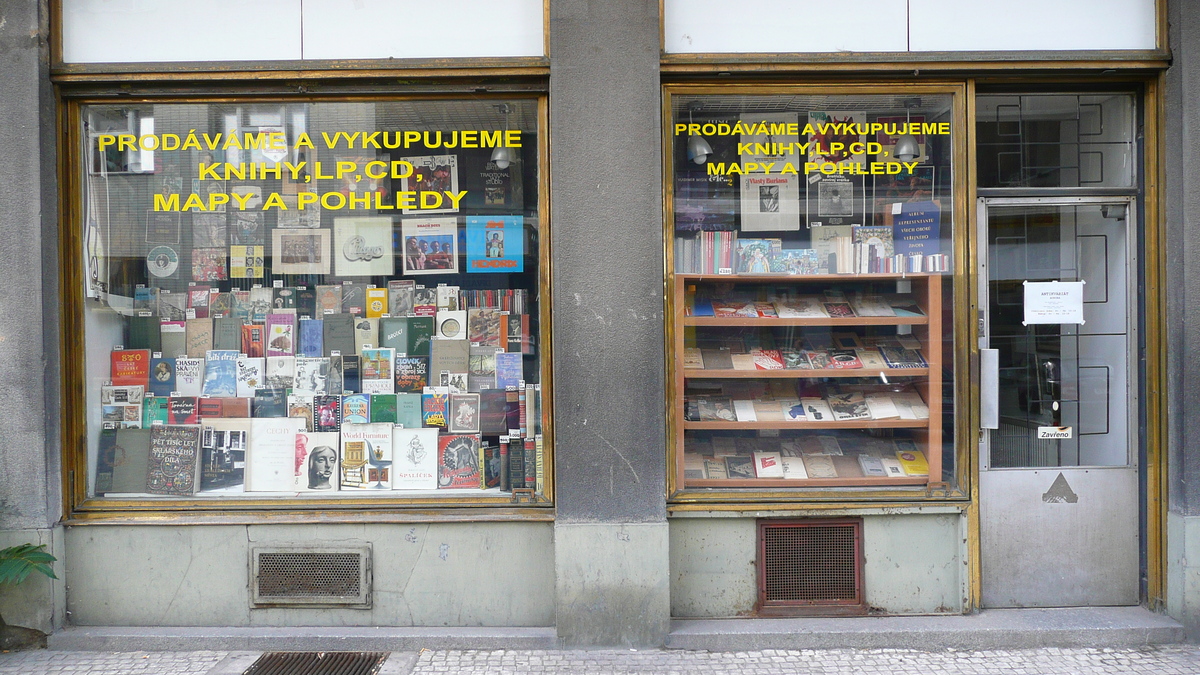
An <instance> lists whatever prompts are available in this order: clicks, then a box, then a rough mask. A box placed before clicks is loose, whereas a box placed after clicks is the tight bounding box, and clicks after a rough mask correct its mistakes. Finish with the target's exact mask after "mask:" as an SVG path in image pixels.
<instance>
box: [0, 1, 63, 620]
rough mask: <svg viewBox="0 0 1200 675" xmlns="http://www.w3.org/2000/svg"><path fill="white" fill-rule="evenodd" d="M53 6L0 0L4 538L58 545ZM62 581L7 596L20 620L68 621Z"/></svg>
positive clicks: (0, 526) (7, 610)
mask: <svg viewBox="0 0 1200 675" xmlns="http://www.w3.org/2000/svg"><path fill="white" fill-rule="evenodd" d="M46 35H47V32H46V14H45V8H44V7H43V6H41V4H40V3H39V2H37V0H11V1H9V2H5V3H3V4H0V63H2V64H3V67H0V92H3V95H2V96H0V119H2V120H3V123H2V124H0V232H3V236H0V261H3V264H0V288H3V289H4V290H3V292H2V293H0V383H3V387H4V393H5V395H4V396H3V397H0V466H3V467H4V470H3V471H0V544H2V545H3V546H9V545H14V544H20V543H41V544H46V545H47V548H48V549H49V550H51V551H52V552H55V553H58V551H57V550H55V547H54V542H55V536H54V532H53V531H52V528H53V525H54V523H55V522H56V521H57V520H58V518H59V516H60V507H59V503H60V491H59V476H60V474H59V447H58V436H59V434H58V426H57V425H58V415H57V414H47V411H55V410H57V409H58V405H57V400H58V389H57V385H56V382H57V378H58V369H57V367H56V366H55V364H54V362H55V361H56V360H57V357H58V354H57V352H58V348H57V335H58V329H57V315H58V312H57V305H58V294H57V279H56V275H57V269H56V266H55V263H54V262H53V261H54V260H56V259H57V248H56V247H57V242H58V239H57V234H56V228H57V220H56V209H55V194H56V189H57V188H56V180H55V163H54V161H55V156H54V151H55V125H54V106H53V95H52V90H51V88H50V84H49V79H48V72H47V67H48V65H47V64H48V59H47V54H48V52H47V43H46ZM56 592H57V591H56V590H55V589H54V587H53V586H52V585H51V584H49V583H47V582H46V581H45V580H44V579H32V580H30V581H28V582H26V583H25V584H23V585H22V586H21V587H19V588H16V589H12V590H9V589H6V592H5V593H4V594H3V595H2V597H3V600H2V601H0V607H3V616H4V618H5V620H7V621H8V622H10V623H16V624H22V625H26V626H30V627H33V628H38V629H40V630H44V631H48V630H50V629H51V627H52V626H54V625H56V624H58V623H60V622H61V612H56V611H55V608H56V602H55V594H56Z"/></svg>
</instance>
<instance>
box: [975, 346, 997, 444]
mask: <svg viewBox="0 0 1200 675" xmlns="http://www.w3.org/2000/svg"><path fill="white" fill-rule="evenodd" d="M979 426H980V428H983V429H999V428H1000V350H998V349H980V350H979Z"/></svg>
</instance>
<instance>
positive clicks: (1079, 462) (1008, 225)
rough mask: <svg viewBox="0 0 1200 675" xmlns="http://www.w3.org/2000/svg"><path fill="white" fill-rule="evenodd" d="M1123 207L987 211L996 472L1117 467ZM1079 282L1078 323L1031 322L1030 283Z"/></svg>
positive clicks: (1123, 399)
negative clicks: (996, 392)
mask: <svg viewBox="0 0 1200 675" xmlns="http://www.w3.org/2000/svg"><path fill="white" fill-rule="evenodd" d="M1127 212H1128V209H1127V207H1126V206H1125V205H1124V204H1112V205H1098V204H1095V205H1093V204H1089V205H1080V206H1021V207H998V208H996V207H993V208H991V209H989V211H988V265H989V274H988V293H989V302H988V305H989V307H988V341H989V345H990V346H991V347H992V348H994V349H997V350H999V360H1000V399H999V403H1000V428H999V429H995V430H991V431H990V432H989V435H990V450H991V463H990V465H991V466H992V467H993V468H1014V467H1062V466H1121V465H1124V464H1126V462H1127V460H1128V453H1127V449H1126V448H1127V443H1128V433H1129V428H1130V427H1129V423H1128V419H1129V415H1130V414H1131V411H1132V410H1133V409H1134V405H1133V404H1132V403H1131V400H1130V395H1129V392H1130V390H1129V388H1128V386H1127V376H1128V370H1129V363H1128V354H1129V348H1130V343H1129V331H1128V329H1127V327H1126V310H1127V286H1126V284H1127V269H1126V266H1125V263H1126V253H1125V242H1126V239H1125V235H1126V227H1127V224H1126V219H1127ZM1077 281H1083V282H1084V284H1083V288H1082V297H1081V299H1082V310H1083V313H1082V317H1083V323H1061V324H1060V323H1035V322H1034V320H1031V317H1030V316H1028V315H1027V314H1028V313H1027V307H1028V305H1029V302H1030V300H1029V299H1028V298H1027V293H1028V292H1030V290H1029V287H1028V286H1027V282H1032V283H1038V282H1077Z"/></svg>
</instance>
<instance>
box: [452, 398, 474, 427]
mask: <svg viewBox="0 0 1200 675" xmlns="http://www.w3.org/2000/svg"><path fill="white" fill-rule="evenodd" d="M449 406H450V408H449V423H450V424H449V431H450V433H452V434H477V433H479V429H480V417H479V414H480V410H479V394H450V399H449Z"/></svg>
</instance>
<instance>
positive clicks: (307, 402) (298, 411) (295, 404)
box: [287, 394, 315, 431]
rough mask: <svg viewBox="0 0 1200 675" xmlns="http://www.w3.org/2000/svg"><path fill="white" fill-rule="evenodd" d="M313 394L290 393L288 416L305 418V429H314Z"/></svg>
mask: <svg viewBox="0 0 1200 675" xmlns="http://www.w3.org/2000/svg"><path fill="white" fill-rule="evenodd" d="M313 398H314V397H313V396H306V395H303V394H288V397H287V416H288V417H295V418H297V419H302V420H304V429H305V431H314V425H313V419H314V417H315V413H314V412H313Z"/></svg>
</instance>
